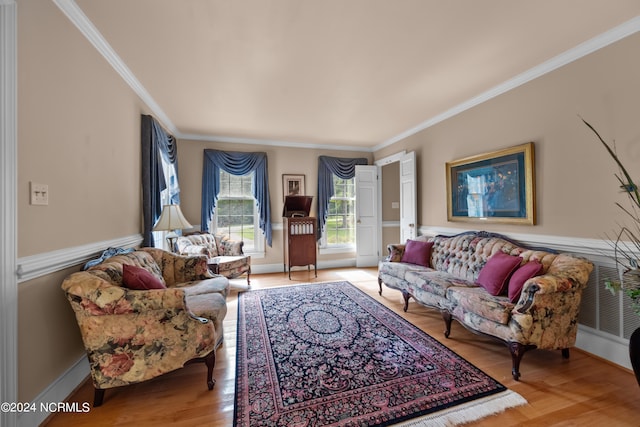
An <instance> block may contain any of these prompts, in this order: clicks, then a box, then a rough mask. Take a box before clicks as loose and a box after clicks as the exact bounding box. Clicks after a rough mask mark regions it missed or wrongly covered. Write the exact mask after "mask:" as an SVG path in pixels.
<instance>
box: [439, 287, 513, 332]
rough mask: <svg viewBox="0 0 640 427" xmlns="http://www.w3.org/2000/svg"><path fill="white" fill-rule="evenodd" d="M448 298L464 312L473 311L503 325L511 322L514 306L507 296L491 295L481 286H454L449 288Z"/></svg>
mask: <svg viewBox="0 0 640 427" xmlns="http://www.w3.org/2000/svg"><path fill="white" fill-rule="evenodd" d="M447 299H448V300H450V301H451V302H452V303H453V304H454V306H455V307H457V309H461V310H462V312H464V313H472V314H475V315H477V316H479V317H482V318H484V319H487V320H490V321H492V322H496V323H500V324H502V325H506V324H507V323H508V322H509V318H510V317H511V311H512V310H513V306H514V305H513V304H512V303H511V301H509V299H508V298H507V297H506V296H493V295H490V294H489V293H488V292H487V291H486V290H485V289H483V288H482V287H480V286H475V287H459V286H452V287H450V288H449V289H447Z"/></svg>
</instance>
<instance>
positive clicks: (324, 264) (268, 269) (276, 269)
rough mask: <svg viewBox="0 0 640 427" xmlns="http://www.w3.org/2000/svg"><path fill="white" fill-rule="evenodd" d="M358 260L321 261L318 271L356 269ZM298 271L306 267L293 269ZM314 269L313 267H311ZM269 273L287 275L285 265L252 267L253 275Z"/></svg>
mask: <svg viewBox="0 0 640 427" xmlns="http://www.w3.org/2000/svg"><path fill="white" fill-rule="evenodd" d="M355 266H356V259H355V258H344V259H335V260H330V261H320V262H318V270H325V269H329V268H348V267H355ZM293 268H294V270H293V271H296V270H297V269H302V268H305V267H293ZM311 269H313V266H311ZM268 273H283V274H284V273H285V270H284V264H252V265H251V274H268Z"/></svg>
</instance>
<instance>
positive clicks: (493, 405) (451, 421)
mask: <svg viewBox="0 0 640 427" xmlns="http://www.w3.org/2000/svg"><path fill="white" fill-rule="evenodd" d="M527 403H528V402H527V401H526V399H525V398H524V397H522V396H520V395H519V394H518V393H516V392H513V391H511V390H506V391H504V392H502V393H498V394H494V395H492V396H487V397H484V398H482V399H477V400H474V401H471V402H468V403H465V404H462V405H457V406H454V407H453V408H450V409H445V410H443V411H438V412H436V413H435V414H429V415H425V416H424V417H420V418H414V419H411V420H409V421H405V422H402V423H399V424H394V426H396V427H424V426H429V427H452V426H457V425H461V424H466V423H470V422H472V421H477V420H479V419H481V418H484V417H488V416H489V415H495V414H499V413H501V412H503V411H504V410H506V409H509V408H514V407H516V406H521V405H526V404H527Z"/></svg>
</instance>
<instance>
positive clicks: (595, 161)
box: [18, 0, 640, 401]
mask: <svg viewBox="0 0 640 427" xmlns="http://www.w3.org/2000/svg"><path fill="white" fill-rule="evenodd" d="M18 19H19V22H18V31H19V33H18V40H19V43H18V61H19V62H18V67H19V70H18V71H19V79H18V105H19V111H18V117H19V123H18V126H19V127H18V150H19V152H18V156H19V164H18V187H19V188H18V194H19V200H18V216H19V220H18V222H19V224H18V254H19V256H20V257H24V256H29V255H34V254H40V253H46V252H49V251H52V250H57V249H64V248H70V247H74V246H78V245H83V244H89V243H94V242H100V241H103V240H108V239H115V238H121V237H125V236H129V235H133V234H138V233H140V232H141V219H140V218H141V208H140V114H142V113H147V111H145V107H144V106H143V105H141V102H140V100H139V99H138V98H137V97H136V96H135V94H134V93H133V92H132V91H131V90H130V89H129V88H128V86H127V85H126V84H125V83H124V82H123V81H122V80H121V79H120V77H119V76H118V75H117V74H116V73H115V71H113V70H112V68H111V67H110V66H109V65H108V64H107V63H106V61H105V60H104V59H103V58H102V57H101V56H100V55H99V54H98V53H97V52H96V50H95V49H94V48H93V47H92V46H91V45H90V44H89V43H88V42H87V41H86V40H85V39H84V37H83V36H82V35H81V34H80V33H79V31H78V30H77V29H76V28H75V27H73V26H72V25H71V24H70V23H69V21H68V20H67V19H66V18H65V17H64V16H63V15H62V13H61V12H60V11H59V10H58V9H57V8H56V7H55V6H54V5H53V3H51V2H43V1H37V0H21V1H19V2H18ZM638 51H640V34H636V35H635V36H632V37H629V38H627V39H625V40H622V41H620V42H618V43H615V44H614V45H612V46H609V47H607V48H604V49H602V50H601V51H598V52H596V53H594V54H592V55H590V56H588V57H585V58H583V59H581V60H579V61H576V62H574V63H572V64H569V65H567V66H565V67H563V68H561V69H559V70H556V71H554V72H552V73H550V74H548V75H545V76H543V77H541V78H539V79H537V80H535V81H533V82H530V83H528V84H526V85H524V86H522V87H520V88H517V89H515V90H513V91H511V92H509V93H506V94H504V95H502V96H500V97H497V98H495V99H493V100H491V101H489V102H486V103H484V104H482V105H480V106H478V107H476V108H473V109H471V110H469V111H467V112H464V113H462V114H460V115H458V116H456V117H453V118H451V119H449V120H446V121H444V122H442V123H440V124H438V125H435V126H433V127H431V128H429V129H427V130H425V131H423V132H420V133H418V134H417V135H414V136H413V137H410V138H407V139H406V140H403V141H401V142H399V143H397V144H394V145H393V146H390V147H386V148H384V149H382V150H379V151H378V152H376V153H375V158H384V157H386V156H388V155H390V154H394V153H397V152H398V151H400V150H403V149H405V150H407V151H411V150H415V151H416V153H417V166H418V168H417V173H418V178H419V186H418V193H419V194H418V219H419V224H420V225H422V226H440V227H459V228H461V229H467V228H480V227H479V226H475V224H467V223H449V222H447V219H446V198H445V190H444V188H445V177H444V164H445V162H447V161H450V160H454V159H459V158H462V157H465V156H469V155H474V154H478V153H482V152H487V151H493V150H496V149H500V148H505V147H508V146H512V145H516V144H520V143H523V142H527V141H534V142H535V143H536V162H537V169H536V173H537V201H538V219H539V223H538V225H537V226H533V227H531V226H514V225H511V226H501V225H493V226H488V225H486V226H482V228H486V229H489V230H497V231H503V232H507V233H509V232H518V233H532V234H540V235H558V236H575V237H593V238H597V237H601V235H602V233H604V232H606V231H608V230H610V229H612V228H613V226H614V224H615V219H614V217H613V215H614V213H616V212H617V211H616V209H615V207H614V206H613V203H614V202H615V201H617V200H622V199H621V198H620V196H619V195H617V192H616V191H615V187H616V181H615V179H614V178H613V173H614V172H615V167H614V165H613V163H612V162H611V161H610V160H609V159H608V158H607V156H606V155H605V153H604V150H603V149H602V148H601V147H600V146H599V145H598V143H597V142H596V141H595V140H594V138H593V136H592V135H591V134H590V133H589V132H588V130H587V129H586V128H585V127H584V126H583V125H582V124H581V123H580V121H579V119H578V118H577V116H576V114H578V113H580V114H582V115H583V116H584V117H585V118H587V119H588V120H590V121H592V122H593V124H594V125H596V126H597V127H598V129H599V130H600V131H601V132H602V134H603V135H606V136H607V137H608V138H609V139H613V138H615V139H616V141H617V146H618V151H619V152H620V154H621V155H622V156H623V157H624V158H625V160H626V163H627V166H628V167H629V169H630V170H631V172H632V174H633V176H636V177H637V176H638V175H640V162H639V160H640V125H639V124H638V111H639V108H638V100H640V84H639V83H638V76H640V57H639V56H638V55H637V52H638ZM204 148H218V149H225V150H241V151H258V150H259V151H266V152H267V154H268V156H269V171H270V176H269V179H270V183H271V188H272V206H271V212H272V221H273V222H276V223H277V222H280V213H281V209H282V183H281V177H282V174H283V173H303V174H305V175H306V187H307V194H313V195H315V188H316V177H315V176H316V170H317V166H316V163H317V157H318V155H321V154H325V155H335V156H341V157H347V156H348V157H353V156H362V155H363V154H362V153H349V152H343V151H335V152H332V151H327V150H303V149H296V148H278V147H256V146H247V145H237V144H223V143H208V142H200V141H180V142H179V159H180V160H179V161H180V181H181V186H182V191H183V193H182V207H183V210H184V212H185V215H186V216H187V218H188V219H189V221H192V222H193V223H194V224H197V223H199V222H200V188H201V182H200V181H201V173H202V150H203V149H204ZM370 157H371V156H370ZM370 160H373V159H370ZM30 181H35V182H38V183H43V184H48V185H49V190H50V204H49V206H30V205H29V204H28V188H29V182H30ZM314 210H315V204H314ZM389 238H391V237H389ZM281 240H282V236H281V233H280V232H274V246H273V248H272V249H269V250H268V252H267V257H266V258H265V259H263V260H256V261H255V262H256V263H279V262H281V258H280V254H281V250H282V243H281ZM75 269H77V268H71V269H67V270H65V271H61V272H58V273H55V274H50V275H47V276H44V277H41V278H38V279H35V280H31V281H29V282H25V283H21V284H20V285H19V320H18V321H19V325H18V328H19V331H18V333H19V345H18V352H19V354H18V358H19V376H18V382H19V390H18V393H19V399H20V401H29V400H32V399H34V398H35V397H36V396H37V395H38V394H39V393H41V392H42V391H43V390H44V389H45V388H46V387H47V386H48V385H50V384H51V382H52V381H53V380H54V379H55V378H58V377H59V376H60V375H62V374H63V373H64V372H65V371H66V370H67V369H68V368H70V367H71V364H72V363H74V362H75V361H76V360H77V359H78V358H79V357H80V355H81V354H82V347H81V345H80V340H79V333H78V330H77V325H76V323H75V320H74V319H73V313H72V311H71V309H70V307H68V305H67V304H66V301H64V298H63V294H62V291H60V282H61V281H62V279H63V277H65V276H66V275H67V274H68V273H70V272H71V271H74V270H75Z"/></svg>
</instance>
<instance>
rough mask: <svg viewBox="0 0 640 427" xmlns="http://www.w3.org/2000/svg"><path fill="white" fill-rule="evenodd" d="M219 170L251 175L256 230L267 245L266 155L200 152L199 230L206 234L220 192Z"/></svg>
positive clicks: (269, 213)
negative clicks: (201, 154) (200, 203)
mask: <svg viewBox="0 0 640 427" xmlns="http://www.w3.org/2000/svg"><path fill="white" fill-rule="evenodd" d="M220 169H222V170H223V171H225V172H227V173H230V174H231V175H246V174H248V173H250V172H254V174H253V185H252V188H253V197H254V198H255V199H256V203H257V206H258V216H259V221H260V229H261V230H262V232H263V233H264V237H265V238H266V240H267V244H268V245H269V246H271V203H270V198H269V173H268V170H267V154H266V153H241V152H233V151H219V150H211V149H206V150H204V164H203V167H202V216H201V224H200V226H201V228H202V231H209V223H210V222H211V219H212V218H213V213H214V212H215V209H216V203H217V201H218V194H219V193H220Z"/></svg>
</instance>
